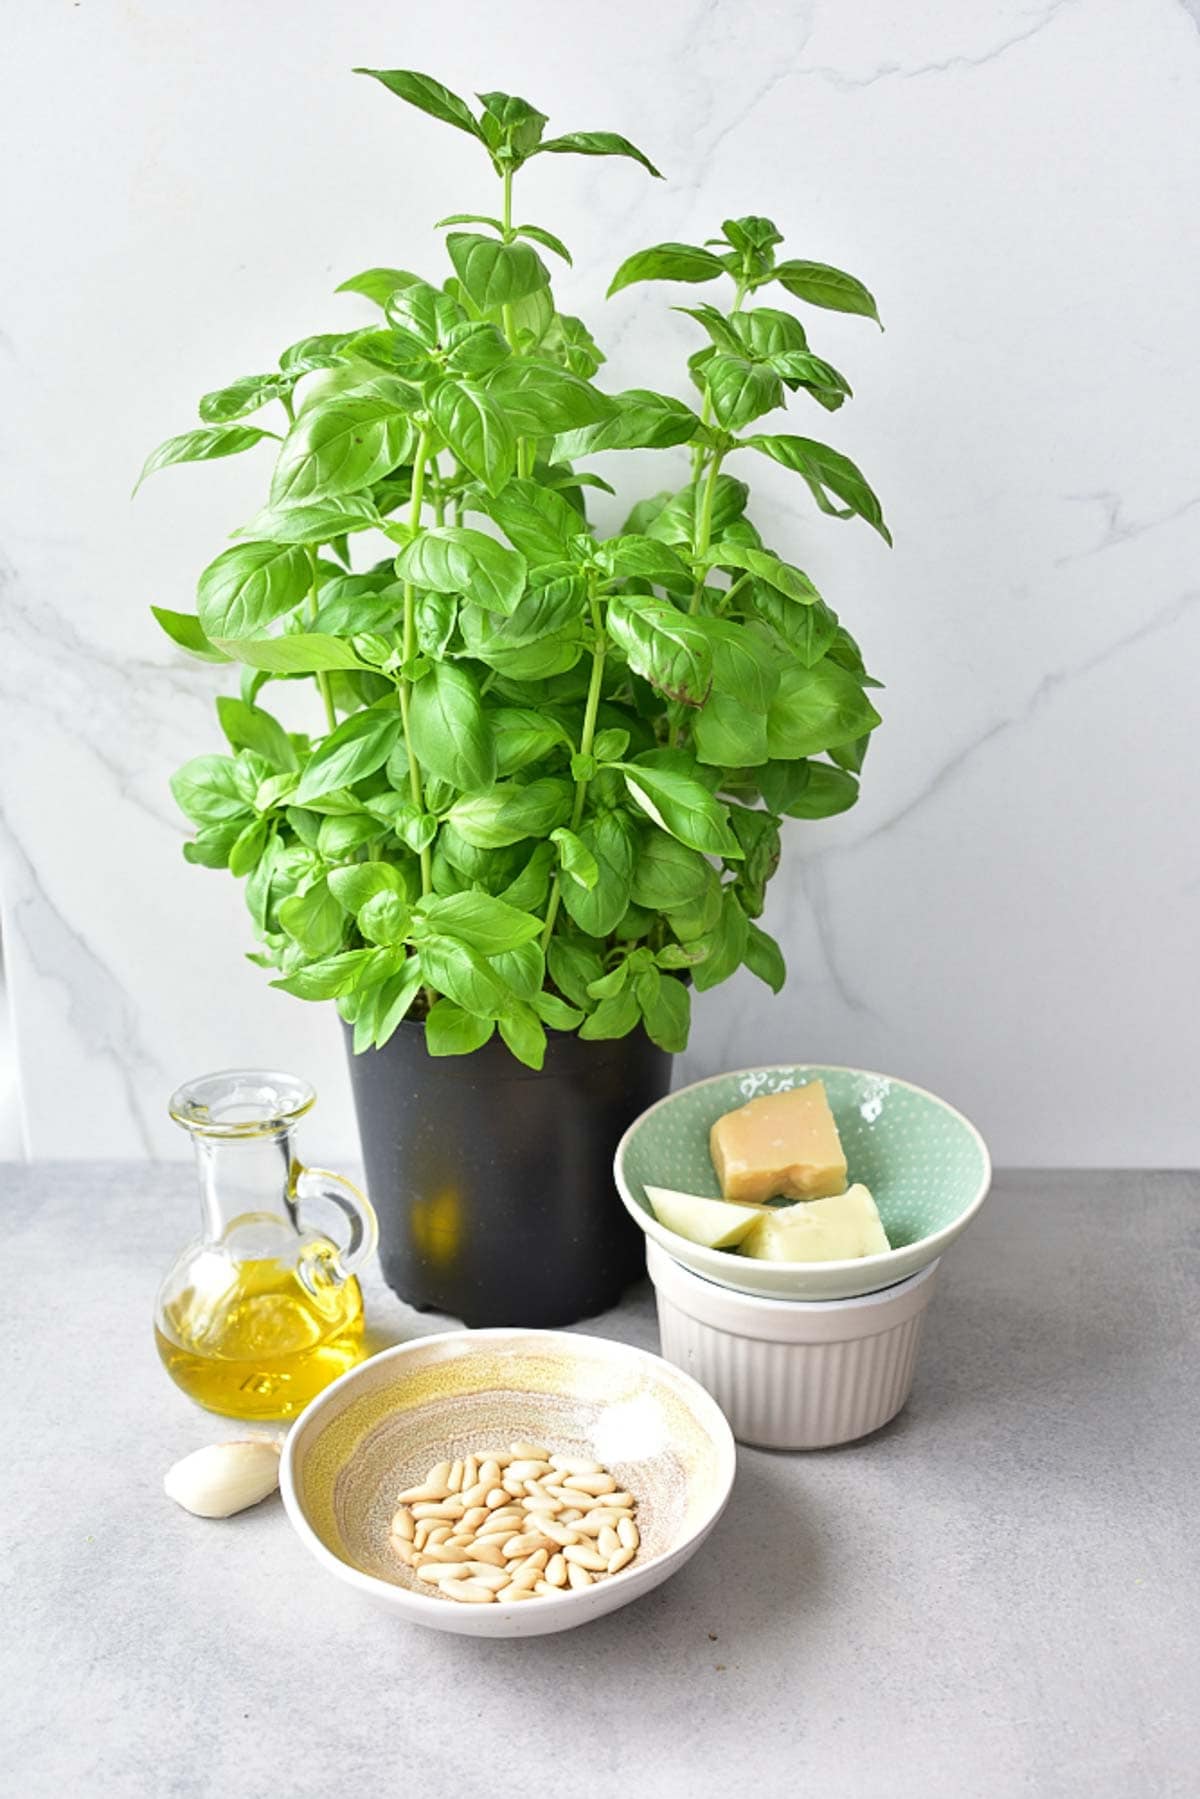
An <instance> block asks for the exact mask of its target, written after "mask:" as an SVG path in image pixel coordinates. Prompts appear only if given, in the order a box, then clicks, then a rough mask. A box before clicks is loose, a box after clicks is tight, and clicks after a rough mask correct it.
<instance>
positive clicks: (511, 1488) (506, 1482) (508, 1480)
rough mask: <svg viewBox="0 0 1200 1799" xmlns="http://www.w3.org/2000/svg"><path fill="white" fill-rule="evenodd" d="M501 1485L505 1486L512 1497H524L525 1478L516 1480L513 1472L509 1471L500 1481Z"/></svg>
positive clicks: (505, 1489)
mask: <svg viewBox="0 0 1200 1799" xmlns="http://www.w3.org/2000/svg"><path fill="white" fill-rule="evenodd" d="M500 1485H501V1486H502V1487H503V1488H504V1491H505V1492H506V1493H507V1494H508V1496H509V1498H510V1499H524V1497H525V1482H524V1481H523V1480H516V1479H514V1477H513V1475H512V1474H511V1473H507V1474H506V1475H505V1476H504V1479H503V1480H502V1481H501V1482H500Z"/></svg>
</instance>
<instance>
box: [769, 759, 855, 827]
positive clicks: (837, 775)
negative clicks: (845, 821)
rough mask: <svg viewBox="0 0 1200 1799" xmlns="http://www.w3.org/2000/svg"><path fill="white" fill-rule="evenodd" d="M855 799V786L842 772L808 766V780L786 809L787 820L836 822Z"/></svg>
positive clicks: (820, 765) (825, 766)
mask: <svg viewBox="0 0 1200 1799" xmlns="http://www.w3.org/2000/svg"><path fill="white" fill-rule="evenodd" d="M857 799H858V782H857V781H856V780H855V778H854V776H853V775H852V774H848V773H847V772H846V770H845V769H841V768H831V767H830V766H829V764H828V763H827V762H810V763H809V765H808V780H807V781H806V782H805V783H804V787H803V789H802V791H801V792H800V793H798V794H797V795H796V796H795V798H794V799H793V800H792V801H791V803H790V805H789V806H788V807H787V808H786V810H787V815H788V817H789V818H835V817H836V816H837V814H838V813H839V812H848V811H849V810H850V808H851V806H853V805H854V803H855V801H856V800H857Z"/></svg>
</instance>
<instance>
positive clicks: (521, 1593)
mask: <svg viewBox="0 0 1200 1799" xmlns="http://www.w3.org/2000/svg"><path fill="white" fill-rule="evenodd" d="M550 1591H551V1592H553V1591H554V1588H553V1587H551V1589H550ZM533 1595H534V1589H533V1588H532V1587H517V1588H516V1590H515V1591H514V1590H513V1588H512V1587H502V1588H501V1589H500V1591H499V1592H498V1593H497V1594H496V1598H497V1599H498V1600H499V1601H500V1603H501V1605H507V1604H508V1602H509V1600H510V1599H532V1598H533Z"/></svg>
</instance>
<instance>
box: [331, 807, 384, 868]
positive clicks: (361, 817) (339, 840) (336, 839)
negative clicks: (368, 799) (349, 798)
mask: <svg viewBox="0 0 1200 1799" xmlns="http://www.w3.org/2000/svg"><path fill="white" fill-rule="evenodd" d="M382 835H383V826H382V825H381V824H380V823H379V821H378V820H377V819H374V818H371V817H370V816H368V814H366V813H362V812H360V813H358V814H352V815H349V816H341V815H335V816H333V817H330V818H323V819H322V820H321V828H320V830H319V831H318V832H317V852H318V854H319V855H321V856H323V857H324V858H325V860H326V861H327V862H340V861H341V860H342V859H343V858H344V857H345V856H349V855H350V854H352V852H353V851H354V850H357V849H361V848H362V847H363V845H364V844H367V843H375V842H378V840H379V838H380V837H382Z"/></svg>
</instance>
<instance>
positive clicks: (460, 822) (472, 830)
mask: <svg viewBox="0 0 1200 1799" xmlns="http://www.w3.org/2000/svg"><path fill="white" fill-rule="evenodd" d="M423 685H424V683H423V682H422V683H421V686H423ZM417 691H418V692H419V691H420V687H418V689H417ZM414 697H415V696H414ZM573 799H574V792H573V789H572V787H571V784H570V782H569V781H561V780H554V779H552V778H549V777H547V778H545V779H543V780H540V781H530V782H529V783H528V785H527V786H521V785H520V784H519V783H518V782H516V781H506V782H504V783H503V784H502V785H501V786H498V787H492V788H490V789H488V791H486V792H484V793H472V794H469V795H468V796H467V797H466V798H464V799H460V800H456V801H455V802H454V804H453V806H451V808H450V812H449V818H450V822H451V823H452V824H453V826H454V828H455V830H456V831H457V832H458V833H459V834H460V836H462V837H463V838H464V839H465V840H466V842H467V843H470V844H473V845H474V846H475V847H476V848H477V849H488V850H490V849H503V848H504V847H505V846H506V845H508V844H510V843H519V842H520V841H521V839H522V838H524V837H548V836H549V835H550V832H551V831H553V830H555V829H556V828H557V827H558V826H559V825H561V824H565V823H566V821H567V819H568V818H569V817H570V814H571V805H572V802H573Z"/></svg>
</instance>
